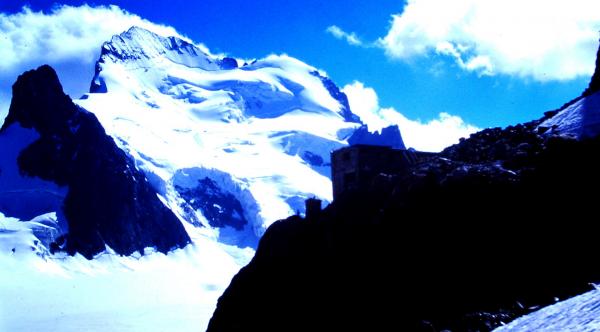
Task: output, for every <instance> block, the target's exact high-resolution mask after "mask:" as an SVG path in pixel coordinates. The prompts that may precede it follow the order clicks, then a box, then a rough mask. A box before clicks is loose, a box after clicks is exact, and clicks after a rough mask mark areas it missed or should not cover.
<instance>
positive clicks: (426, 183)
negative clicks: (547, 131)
mask: <svg viewBox="0 0 600 332" xmlns="http://www.w3.org/2000/svg"><path fill="white" fill-rule="evenodd" d="M537 123H539V121H534V122H531V123H528V124H523V125H518V126H512V127H508V128H506V129H499V128H496V129H488V130H484V131H482V132H479V133H476V134H473V135H472V136H471V137H470V138H468V139H465V140H462V141H461V142H460V143H459V144H457V145H455V146H453V147H450V148H448V149H446V150H445V151H443V152H442V153H441V154H440V155H438V156H437V157H432V158H430V159H428V160H427V161H424V162H422V163H419V164H417V165H415V166H413V167H412V169H411V170H410V172H408V173H407V174H405V175H399V176H395V177H394V176H392V177H389V176H385V177H383V176H382V177H378V178H375V179H374V180H373V181H372V183H371V186H370V188H368V189H365V190H363V191H362V192H357V193H352V194H348V195H344V196H342V197H340V198H339V199H336V200H335V201H334V202H333V203H332V204H331V205H329V206H328V207H327V208H326V209H325V210H323V211H322V212H321V214H320V215H319V217H318V218H317V219H316V220H310V221H307V220H302V219H301V218H299V217H290V218H288V219H287V220H283V221H279V222H277V223H275V224H273V225H272V226H271V227H270V228H269V229H268V230H267V232H266V234H265V235H264V237H263V238H262V239H261V241H260V244H259V247H258V250H257V252H256V255H255V257H254V259H253V260H252V261H251V263H250V264H249V265H248V266H246V267H245V268H244V269H242V270H241V271H240V272H239V273H238V275H237V276H236V277H235V278H234V279H233V280H232V282H231V285H230V286H229V288H228V289H227V290H226V292H225V293H224V294H223V296H222V297H221V298H220V300H219V304H218V306H217V310H216V311H215V314H214V316H213V318H212V320H211V322H210V325H209V329H208V331H211V332H214V331H242V330H244V331H245V330H261V331H276V330H285V331H307V330H332V331H343V330H348V331H385V330H398V331H441V330H444V329H449V330H451V331H490V330H491V329H493V328H494V327H496V326H498V325H499V324H501V323H502V322H507V321H510V320H512V319H514V318H516V317H518V316H520V315H523V314H525V313H527V312H529V311H530V310H532V309H530V308H532V307H534V306H538V305H547V304H550V303H552V302H553V301H554V298H555V297H558V298H560V299H564V298H566V297H570V296H573V295H576V294H580V293H582V292H584V291H586V290H587V289H590V286H589V285H590V284H589V283H590V282H597V281H600V268H598V267H597V265H596V264H594V263H593V262H594V261H595V260H596V257H597V255H598V249H597V245H596V244H597V235H596V234H598V232H599V231H600V225H599V224H598V223H596V222H595V221H593V220H592V219H590V217H589V216H590V215H595V213H596V212H595V206H596V200H597V198H596V196H595V195H593V194H589V193H590V192H594V191H595V190H597V188H598V186H600V174H599V173H598V172H597V169H598V168H599V167H600V164H599V161H598V160H600V158H598V151H600V138H594V139H588V140H583V141H576V140H570V139H563V138H559V137H552V136H542V135H540V134H538V133H537V132H536V131H535V128H536V124H537Z"/></svg>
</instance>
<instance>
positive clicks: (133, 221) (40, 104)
mask: <svg viewBox="0 0 600 332" xmlns="http://www.w3.org/2000/svg"><path fill="white" fill-rule="evenodd" d="M11 125H21V126H22V127H25V128H33V129H35V130H36V131H37V132H38V133H39V135H40V137H39V139H38V140H36V141H35V142H33V143H32V144H31V145H29V146H28V147H26V148H25V149H24V150H23V151H21V153H20V155H19V157H18V166H19V169H20V170H21V172H22V173H23V174H25V175H27V176H32V177H34V176H35V177H39V178H42V179H44V180H47V181H52V182H55V183H57V184H59V185H63V186H68V188H69V191H68V194H67V196H66V198H65V200H64V203H63V211H64V214H65V216H66V218H67V221H68V225H69V232H68V234H66V235H65V236H64V237H62V238H61V239H60V241H58V242H60V243H56V244H54V245H53V246H52V248H53V249H54V250H56V249H59V248H61V249H64V250H66V251H67V252H68V253H69V254H71V255H73V254H75V253H77V252H78V253H81V254H82V255H84V256H85V257H86V258H89V259H91V258H92V257H93V256H94V255H95V254H97V253H99V252H101V251H103V250H104V249H105V246H106V245H108V246H110V247H111V248H112V249H113V250H115V252H117V253H118V254H121V255H129V254H131V253H133V252H134V251H136V250H137V251H140V252H143V249H144V248H146V247H156V248H157V249H158V250H159V251H161V252H167V251H169V250H170V249H172V248H177V247H183V246H185V245H186V244H188V243H189V242H190V238H189V236H188V235H187V233H186V232H185V229H184V228H183V225H182V224H181V222H180V221H179V219H177V217H176V216H175V215H174V214H173V213H172V212H171V211H170V210H169V209H168V208H167V207H165V206H164V204H163V203H162V202H161V201H160V199H159V198H158V196H157V195H156V192H155V191H154V190H153V189H152V187H151V186H150V184H149V183H148V181H147V179H146V178H145V177H144V175H143V174H142V173H141V172H140V171H139V170H137V169H136V167H135V165H134V163H133V161H132V160H131V159H130V158H129V157H128V156H127V155H126V154H125V153H124V152H123V151H122V150H120V149H119V148H118V147H117V145H116V144H115V142H114V141H113V139H112V138H111V137H110V136H108V135H107V134H106V133H105V131H104V129H103V128H102V126H101V124H100V122H99V121H98V120H97V119H96V117H95V116H94V115H93V114H92V113H89V112H87V111H86V110H84V109H82V108H80V107H78V106H76V105H75V104H74V103H73V102H72V101H71V99H70V98H69V96H67V95H65V94H64V93H63V90H62V86H61V85H60V82H59V80H58V77H57V75H56V72H55V71H54V70H53V69H52V68H51V67H49V66H42V67H40V68H38V69H37V70H31V71H28V72H26V73H24V74H23V75H21V76H19V78H18V79H17V82H16V83H15V84H14V85H13V99H12V102H11V106H10V110H9V115H8V117H7V118H6V121H5V123H4V125H3V127H2V129H0V132H2V131H3V130H5V129H6V128H8V127H9V126H11Z"/></svg>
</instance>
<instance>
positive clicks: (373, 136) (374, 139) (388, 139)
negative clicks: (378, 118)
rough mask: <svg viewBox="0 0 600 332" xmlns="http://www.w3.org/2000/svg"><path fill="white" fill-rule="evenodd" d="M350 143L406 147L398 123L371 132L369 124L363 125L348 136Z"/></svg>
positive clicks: (397, 147)
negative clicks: (379, 130)
mask: <svg viewBox="0 0 600 332" xmlns="http://www.w3.org/2000/svg"><path fill="white" fill-rule="evenodd" d="M348 144H350V145H359V144H366V145H377V146H389V147H391V148H392V149H401V150H404V149H406V146H404V141H403V140H402V135H401V134H400V128H398V125H392V126H389V127H385V128H382V129H381V132H373V133H372V132H370V131H369V129H368V127H367V126H361V127H360V128H358V129H356V131H355V132H354V133H353V134H352V136H350V138H348Z"/></svg>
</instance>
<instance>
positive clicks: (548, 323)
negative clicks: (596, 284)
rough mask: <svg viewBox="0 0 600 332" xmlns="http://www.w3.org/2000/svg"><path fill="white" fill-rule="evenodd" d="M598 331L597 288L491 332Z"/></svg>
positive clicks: (599, 304) (598, 306) (599, 310)
mask: <svg viewBox="0 0 600 332" xmlns="http://www.w3.org/2000/svg"><path fill="white" fill-rule="evenodd" d="M599 330H600V291H599V290H597V289H596V290H593V291H590V292H587V293H585V294H582V295H579V296H576V297H573V298H571V299H568V300H565V301H562V302H558V303H556V304H554V305H551V306H548V307H545V308H543V309H540V310H538V311H536V312H534V313H531V314H529V315H527V316H524V317H521V318H519V319H516V320H514V321H513V322H511V323H510V324H507V325H505V326H502V327H500V328H497V329H495V330H494V331H496V332H507V331H519V332H528V331H532V332H533V331H535V332H551V331H552V332H554V331H573V332H575V331H577V332H592V331H599Z"/></svg>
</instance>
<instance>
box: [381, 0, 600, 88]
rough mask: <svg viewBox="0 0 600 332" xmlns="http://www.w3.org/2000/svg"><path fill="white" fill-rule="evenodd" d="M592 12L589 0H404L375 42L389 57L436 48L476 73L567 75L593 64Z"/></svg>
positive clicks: (595, 4) (599, 18) (595, 25)
mask: <svg viewBox="0 0 600 332" xmlns="http://www.w3.org/2000/svg"><path fill="white" fill-rule="evenodd" d="M598 13H600V1H594V0H570V1H564V0H485V1H481V0H453V1H447V0H408V1H407V4H406V6H405V7H404V11H403V12H402V13H401V14H397V15H393V16H392V22H391V27H390V30H389V31H388V33H387V35H386V36H385V37H383V38H380V39H379V40H378V42H377V43H378V44H379V46H380V47H382V48H384V49H385V51H386V54H387V55H389V56H390V57H392V58H398V59H404V60H407V59H411V58H414V57H418V56H427V55H430V54H432V53H437V54H443V55H446V56H450V57H452V58H454V59H455V60H456V63H457V64H458V65H459V66H460V67H461V68H463V69H465V70H468V71H474V72H478V73H480V74H507V75H514V76H518V77H523V78H533V79H535V80H538V81H548V80H568V79H573V78H576V77H579V76H589V75H590V74H591V73H593V71H594V60H595V54H596V50H597V49H598V37H599V35H598V31H599V30H600V15H599V14H598Z"/></svg>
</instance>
